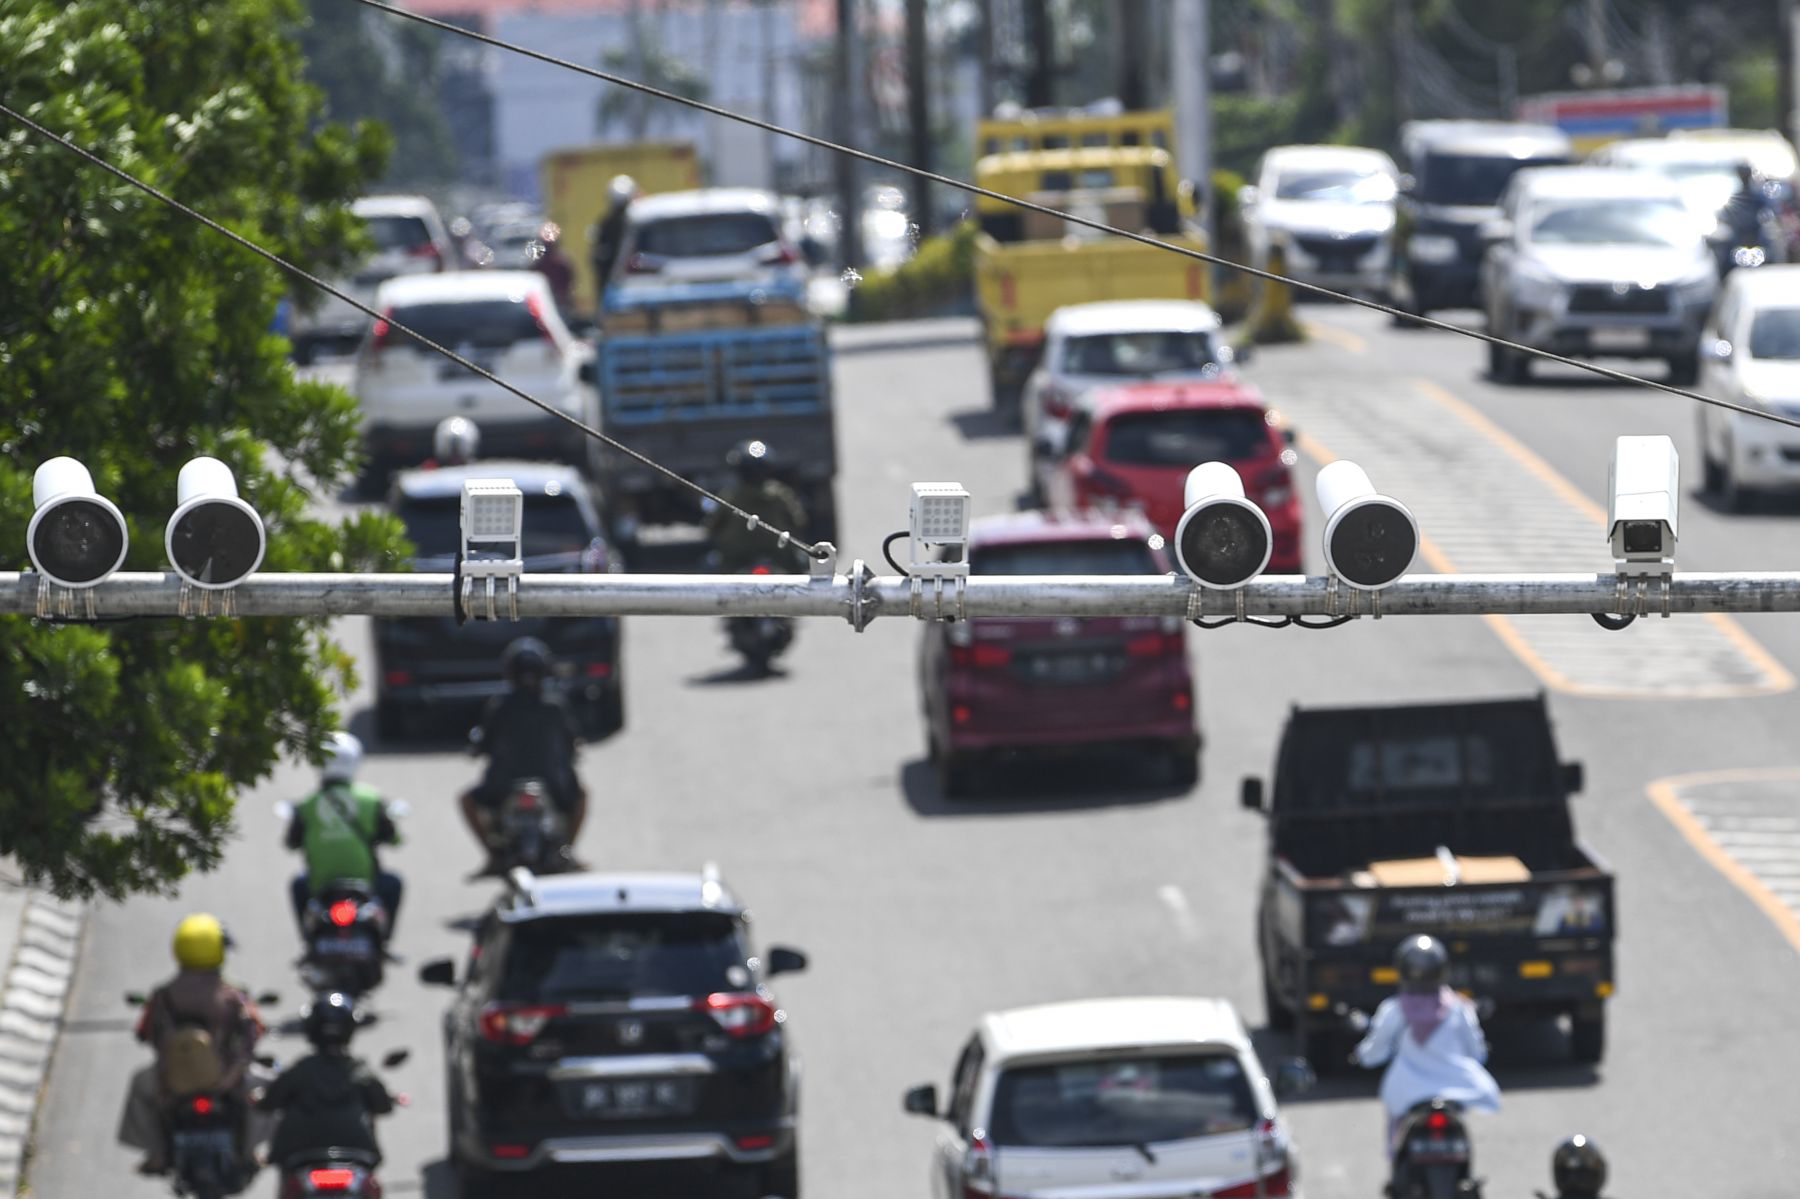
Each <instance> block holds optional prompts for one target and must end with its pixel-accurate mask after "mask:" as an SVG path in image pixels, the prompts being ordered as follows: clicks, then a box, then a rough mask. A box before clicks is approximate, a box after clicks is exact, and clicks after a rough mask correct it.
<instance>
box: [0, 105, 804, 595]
mask: <svg viewBox="0 0 1800 1199" xmlns="http://www.w3.org/2000/svg"><path fill="white" fill-rule="evenodd" d="M0 116H5V117H7V118H9V119H10V120H13V121H15V122H17V123H18V124H20V125H23V126H24V127H25V128H27V129H29V130H31V131H32V132H33V133H35V134H37V135H38V136H40V137H42V138H44V139H45V140H47V141H50V142H54V143H55V144H56V145H58V146H61V147H62V148H63V149H65V150H68V151H69V152H70V153H72V154H74V155H75V156H76V157H78V158H81V159H83V160H84V161H86V162H88V163H89V164H91V165H93V166H97V167H99V168H100V169H101V170H103V171H105V172H107V173H108V174H110V175H112V176H114V177H115V178H117V179H119V180H121V181H123V182H125V183H128V184H130V185H131V186H132V187H135V188H137V189H138V190H139V191H141V192H143V193H144V194H146V195H148V196H150V197H151V198H153V199H155V200H156V201H158V202H159V203H162V204H166V205H168V206H169V207H170V208H172V209H174V210H175V211H177V212H179V213H181V214H182V215H183V216H185V217H188V218H189V219H190V220H194V221H198V222H199V223H200V224H202V225H205V226H206V227H207V228H208V229H211V230H212V231H213V232H215V233H218V234H220V235H222V236H224V237H226V238H229V239H230V240H232V241H234V242H236V243H237V244H238V245H240V246H242V247H243V248H244V249H246V250H249V251H251V252H252V253H255V254H257V255H260V256H261V257H263V258H265V259H267V260H268V261H269V262H271V263H273V264H275V265H276V266H278V267H280V268H281V269H282V270H284V271H286V272H287V273H288V274H290V275H292V276H294V277H295V278H297V279H303V280H305V281H306V282H307V283H310V284H311V285H312V286H314V287H316V288H318V289H319V290H320V291H323V292H325V293H326V294H327V295H330V296H334V297H336V298H337V299H339V300H342V301H343V302H344V303H346V304H349V305H350V306H351V307H352V308H355V309H356V310H357V311H358V312H361V313H362V314H363V315H365V316H368V317H370V318H371V319H373V320H378V321H385V322H386V323H387V325H388V327H389V328H390V329H392V330H393V331H394V332H396V333H404V334H405V335H406V336H408V337H410V338H412V339H413V340H414V341H416V342H418V343H419V344H420V345H422V346H424V347H425V348H427V349H429V350H432V351H434V352H435V353H438V354H441V355H443V356H444V357H445V358H448V359H449V360H450V361H452V362H454V363H456V364H457V365H458V366H461V367H463V368H465V369H467V370H468V371H470V372H472V373H473V374H476V375H478V376H480V377H481V378H483V379H485V380H487V381H488V382H489V383H492V384H493V385H494V386H496V387H499V388H501V389H502V390H504V391H506V392H509V393H510V394H512V395H515V396H517V397H519V398H520V399H521V400H524V401H525V402H526V403H527V404H530V405H532V406H533V407H535V408H537V409H538V410H540V411H541V412H543V413H544V414H545V415H547V416H551V417H554V418H556V419H557V420H560V421H562V422H563V423H565V424H567V425H570V426H571V427H573V428H576V429H579V430H580V431H581V432H582V433H584V434H586V435H587V436H588V437H591V438H593V439H595V440H596V441H599V442H602V443H604V444H606V445H608V446H611V447H612V448H613V449H615V450H618V451H619V452H620V453H622V454H625V455H627V456H628V457H630V458H632V459H633V460H635V461H636V462H638V463H640V464H642V465H644V466H647V467H649V468H651V469H652V470H654V471H656V472H658V473H659V474H661V475H662V476H663V477H664V478H667V479H669V480H670V481H672V482H675V483H678V484H680V485H681V486H683V487H686V488H687V489H688V490H690V491H692V492H694V493H695V494H697V495H699V496H700V497H702V498H703V499H706V500H710V501H711V502H712V503H715V504H717V505H719V506H720V507H721V508H724V509H725V510H726V511H727V512H731V513H733V514H734V515H736V516H738V517H741V518H742V519H743V520H744V521H745V522H746V523H747V524H749V525H750V526H751V527H752V528H762V529H767V530H768V531H769V532H770V533H772V534H774V535H775V536H776V537H778V538H780V540H781V542H782V543H783V544H787V543H789V542H791V543H792V544H794V545H795V546H797V547H799V549H800V550H801V551H802V552H803V553H805V554H806V555H807V556H808V557H810V558H812V559H814V560H817V561H822V560H824V559H825V558H826V557H827V556H828V554H827V552H826V550H825V549H824V548H823V547H821V546H819V545H817V544H814V543H811V542H807V541H803V540H801V539H800V537H799V536H798V535H797V534H795V533H794V532H793V531H792V530H788V529H778V528H776V527H774V526H773V525H770V524H767V523H766V522H764V521H763V519H762V518H761V517H759V516H757V515H756V514H755V513H754V512H747V511H745V510H744V509H743V508H740V507H738V506H737V505H736V504H734V503H732V502H731V501H730V500H728V499H726V498H724V497H723V496H720V495H715V494H713V493H712V492H711V491H709V490H707V489H706V488H705V487H702V486H701V485H700V484H698V483H696V482H694V481H693V480H692V479H689V478H686V477H685V476H683V475H680V474H677V473H676V472H675V471H673V470H670V469H669V468H668V467H666V466H664V465H663V464H662V463H660V462H657V461H655V460H654V459H652V458H650V457H648V456H646V455H644V454H642V453H639V452H638V451H637V450H634V449H632V448H631V447H630V446H628V445H626V444H625V443H624V442H622V441H619V440H618V439H617V438H614V437H610V436H608V435H607V434H605V433H602V432H601V431H600V430H598V429H596V428H594V427H593V426H592V425H589V424H588V423H587V422H585V421H583V420H580V419H578V418H576V417H573V416H570V415H569V414H568V413H566V412H562V411H560V410H559V409H556V408H554V407H552V406H551V405H549V404H546V403H545V402H544V401H543V400H540V399H538V398H537V397H536V396H534V395H532V394H531V393H530V392H528V391H525V390H524V389H522V388H519V387H516V386H514V385H513V384H511V383H508V382H507V381H506V380H505V379H502V378H501V377H500V376H498V375H496V374H494V373H493V372H492V371H490V370H488V369H487V368H485V367H482V366H480V365H478V364H476V363H474V362H471V361H469V360H468V359H467V358H464V357H463V356H462V355H461V354H458V353H457V352H456V351H455V350H452V349H450V348H449V347H448V346H444V345H440V344H439V343H437V342H435V341H433V340H431V338H429V337H426V336H425V335H424V334H423V333H420V332H418V331H417V330H415V329H410V328H408V327H407V326H405V325H403V324H401V323H400V322H398V321H396V320H394V319H393V318H392V317H389V316H383V315H382V314H381V313H379V312H377V311H376V310H375V309H374V308H372V307H370V306H369V305H367V304H365V303H363V302H362V301H361V300H359V299H357V298H356V297H355V296H352V295H349V294H348V293H346V292H344V291H343V290H341V289H339V288H337V287H335V286H333V285H332V284H330V283H327V282H326V281H325V280H323V279H321V278H319V277H318V276H317V275H314V274H312V273H311V272H309V271H307V270H305V269H303V268H301V267H298V266H296V265H294V264H293V263H291V262H289V261H288V260H287V259H285V258H282V257H281V256H280V255H278V254H276V253H274V252H273V251H271V250H266V249H264V248H263V247H262V246H259V245H257V244H256V243H255V242H253V241H251V240H250V239H249V238H247V237H245V236H243V235H242V234H240V233H236V232H234V231H233V230H231V229H227V228H226V227H225V226H224V225H221V224H220V223H219V222H217V221H215V220H213V219H212V218H211V217H209V216H207V215H206V214H205V213H202V212H199V211H197V210H195V209H193V208H190V207H188V206H187V205H186V204H183V203H182V202H181V201H180V200H177V199H175V198H174V197H173V196H171V195H169V194H168V193H166V192H163V191H161V190H159V189H157V188H156V187H154V186H153V185H151V184H149V183H146V182H145V181H144V180H142V179H139V178H137V177H136V176H135V175H132V174H131V173H130V172H128V171H125V170H123V169H121V168H119V167H117V166H115V165H113V164H112V163H110V162H108V161H106V160H105V159H104V158H101V157H100V156H99V155H98V154H95V153H94V152H93V151H91V150H88V149H86V148H85V147H82V146H78V145H76V144H75V143H74V142H72V141H70V140H69V139H68V138H67V137H65V136H63V135H62V134H60V133H57V132H56V131H55V130H53V129H47V128H45V127H44V126H43V125H40V124H38V123H37V122H36V121H34V120H32V119H31V118H30V117H28V116H25V115H24V114H23V113H20V112H17V111H15V110H14V109H12V108H10V107H8V106H7V105H6V104H4V103H0Z"/></svg>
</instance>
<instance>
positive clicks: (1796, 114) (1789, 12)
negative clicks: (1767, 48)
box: [1780, 0, 1800, 141]
mask: <svg viewBox="0 0 1800 1199" xmlns="http://www.w3.org/2000/svg"><path fill="white" fill-rule="evenodd" d="M1780 57H1781V101H1782V104H1781V112H1782V115H1783V116H1784V117H1785V118H1786V119H1787V123H1788V139H1789V140H1790V141H1792V140H1795V139H1800V3H1796V2H1795V0H1781V56H1780Z"/></svg>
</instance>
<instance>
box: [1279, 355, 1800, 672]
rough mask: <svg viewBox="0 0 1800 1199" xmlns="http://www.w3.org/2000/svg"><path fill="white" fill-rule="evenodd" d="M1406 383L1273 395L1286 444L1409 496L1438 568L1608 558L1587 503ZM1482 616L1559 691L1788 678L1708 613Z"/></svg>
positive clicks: (1465, 413) (1535, 565)
mask: <svg viewBox="0 0 1800 1199" xmlns="http://www.w3.org/2000/svg"><path fill="white" fill-rule="evenodd" d="M1309 382H1310V381H1309ZM1408 384H1409V386H1408V387H1404V388H1400V389H1397V390H1387V389H1383V390H1381V391H1380V392H1372V391H1371V390H1370V389H1369V388H1368V387H1367V386H1366V385H1365V386H1363V387H1361V388H1356V387H1354V386H1353V385H1352V386H1349V387H1347V386H1346V383H1345V381H1344V380H1341V379H1331V380H1324V381H1320V382H1318V383H1313V384H1311V385H1310V386H1306V387H1304V388H1302V389H1301V390H1300V391H1299V392H1298V393H1297V394H1291V395H1289V396H1288V397H1287V398H1286V399H1285V400H1284V402H1283V404H1282V408H1283V409H1284V411H1285V412H1286V413H1287V414H1288V416H1289V417H1290V418H1292V420H1293V423H1294V424H1295V425H1297V426H1300V427H1302V428H1303V429H1305V430H1306V431H1304V432H1300V433H1298V434H1297V436H1296V444H1297V445H1298V446H1299V448H1300V449H1301V451H1302V452H1304V453H1305V454H1307V456H1308V457H1311V458H1313V459H1315V460H1316V461H1317V462H1318V463H1319V464H1320V465H1324V464H1326V463H1329V462H1332V461H1334V460H1336V458H1337V457H1338V453H1337V452H1336V451H1342V452H1343V456H1345V457H1348V458H1350V459H1352V460H1354V461H1356V462H1358V463H1361V464H1362V465H1363V466H1364V467H1366V468H1367V469H1368V470H1369V472H1370V474H1371V475H1372V476H1373V477H1374V478H1375V479H1377V480H1378V486H1380V487H1381V488H1382V489H1383V490H1384V491H1386V492H1387V493H1388V494H1391V495H1395V496H1398V497H1400V498H1401V499H1403V500H1405V502H1406V503H1407V504H1408V505H1409V506H1410V507H1412V509H1413V511H1414V512H1415V513H1416V514H1417V515H1418V517H1419V520H1420V524H1421V538H1420V545H1419V557H1420V559H1421V560H1422V561H1423V562H1424V563H1425V564H1426V565H1427V566H1428V567H1430V569H1432V570H1434V571H1437V572H1438V573H1441V574H1457V573H1475V574H1489V573H1494V574H1503V573H1512V572H1517V571H1567V570H1570V569H1579V568H1580V566H1581V564H1582V562H1583V559H1584V558H1585V559H1587V560H1588V561H1591V563H1592V565H1593V568H1594V570H1595V572H1596V573H1605V572H1607V571H1609V570H1610V569H1611V567H1612V558H1611V555H1610V554H1609V553H1608V552H1607V549H1606V542H1605V536H1604V525H1605V518H1606V514H1605V511H1604V510H1603V509H1602V508H1601V507H1600V506H1599V505H1598V504H1597V503H1595V502H1594V501H1593V500H1592V499H1591V498H1589V497H1588V496H1586V495H1585V494H1583V493H1582V492H1581V490H1580V489H1579V488H1577V487H1576V486H1575V485H1574V484H1573V483H1571V482H1569V480H1568V479H1566V478H1564V477H1563V476H1562V475H1560V474H1558V473H1557V472H1556V470H1555V469H1554V468H1553V467H1551V466H1550V465H1549V463H1547V462H1545V461H1544V459H1542V458H1541V457H1539V456H1538V455H1537V454H1536V453H1534V452H1533V451H1532V450H1531V449H1529V448H1528V447H1527V446H1525V445H1524V444H1523V443H1522V442H1520V441H1519V440H1518V439H1517V438H1515V437H1513V436H1512V435H1511V434H1510V433H1508V432H1506V431H1505V430H1504V429H1501V428H1500V427H1499V426H1498V425H1496V424H1494V422H1493V421H1491V420H1489V419H1488V418H1487V417H1486V416H1484V415H1483V414H1482V413H1480V412H1478V411H1476V410H1475V409H1474V408H1473V407H1471V406H1470V405H1469V404H1467V403H1466V402H1465V401H1463V400H1461V399H1459V398H1458V397H1457V396H1455V395H1452V394H1451V393H1450V392H1449V391H1447V390H1445V389H1444V388H1443V387H1441V386H1439V385H1438V384H1436V383H1434V382H1432V381H1431V380H1428V379H1413V380H1409V381H1408ZM1446 415H1448V416H1449V417H1451V418H1452V421H1451V423H1448V424H1447V423H1446V421H1445V416H1446ZM1459 425H1460V426H1461V427H1460V428H1459V427H1458V426H1459ZM1471 434H1472V436H1471ZM1327 440H1329V441H1330V442H1331V445H1332V446H1334V447H1336V450H1333V449H1331V448H1328V447H1327V446H1326V445H1325V444H1324V442H1325V441H1327ZM1426 530H1429V531H1430V532H1429V533H1428V534H1427V533H1426ZM1482 619H1483V620H1484V621H1486V623H1487V625H1488V627H1489V628H1490V629H1492V630H1493V631H1494V634H1495V636H1497V637H1499V638H1500V641H1501V643H1502V644H1503V645H1504V646H1505V647H1506V648H1507V650H1508V651H1510V652H1511V653H1512V654H1513V656H1514V657H1516V658H1517V659H1518V660H1519V661H1520V662H1522V663H1523V664H1524V665H1525V667H1526V668H1527V669H1528V670H1530V671H1531V672H1532V673H1533V674H1535V675H1536V676H1537V677H1538V679H1539V680H1540V681H1541V682H1542V683H1543V684H1544V686H1546V687H1548V688H1550V689H1552V690H1555V691H1561V692H1564V693H1567V694H1571V695H1579V696H1584V697H1592V698H1616V699H1723V698H1738V697H1743V696H1754V695H1769V694H1774V693H1776V692H1781V691H1786V690H1789V689H1791V688H1792V687H1793V686H1794V677H1793V675H1792V674H1790V673H1789V672H1788V671H1787V669H1786V668H1785V667H1784V666H1782V664H1781V663H1780V662H1778V661H1776V660H1775V658H1774V657H1773V656H1772V655H1771V654H1770V653H1769V652H1768V651H1767V650H1766V649H1764V648H1763V647H1762V646H1761V645H1759V644H1758V643H1757V642H1756V641H1755V640H1754V639H1753V638H1751V637H1750V635H1749V634H1748V633H1746V632H1745V631H1744V629H1743V628H1742V626H1740V625H1739V624H1737V622H1735V621H1733V620H1732V619H1731V618H1730V617H1728V616H1724V615H1722V614H1718V613H1714V614H1709V615H1707V616H1705V617H1703V618H1700V619H1695V618H1692V617H1685V618H1683V619H1681V620H1671V621H1667V622H1664V621H1660V620H1656V621H1645V622H1640V624H1639V625H1638V627H1636V628H1635V629H1634V630H1633V631H1632V634H1631V635H1630V636H1623V637H1622V636H1620V635H1618V634H1615V633H1610V632H1607V631H1604V630H1602V629H1599V628H1598V627H1596V626H1595V625H1594V624H1593V623H1592V622H1591V621H1589V620H1588V619H1587V618H1585V617H1581V616H1567V617H1564V616H1534V617H1532V618H1530V619H1529V620H1520V619H1518V618H1514V617H1509V616H1501V615H1487V616H1484V617H1483V618H1482Z"/></svg>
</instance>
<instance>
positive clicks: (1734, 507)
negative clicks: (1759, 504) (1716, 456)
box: [1719, 442, 1756, 512]
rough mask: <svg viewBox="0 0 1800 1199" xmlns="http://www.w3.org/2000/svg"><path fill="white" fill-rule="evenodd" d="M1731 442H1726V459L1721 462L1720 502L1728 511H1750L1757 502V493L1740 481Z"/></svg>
mask: <svg viewBox="0 0 1800 1199" xmlns="http://www.w3.org/2000/svg"><path fill="white" fill-rule="evenodd" d="M1731 459H1732V454H1731V443H1730V442H1726V443H1725V461H1723V462H1721V463H1720V464H1719V474H1720V478H1719V502H1720V503H1721V504H1722V505H1724V507H1725V510H1726V511H1727V512H1748V511H1750V506H1751V504H1752V503H1754V502H1755V499H1756V493H1755V492H1753V491H1752V490H1751V489H1750V488H1748V487H1746V486H1744V485H1743V483H1741V482H1739V481H1738V473H1737V470H1736V468H1735V467H1733V466H1732V464H1731Z"/></svg>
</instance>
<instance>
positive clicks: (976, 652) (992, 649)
mask: <svg viewBox="0 0 1800 1199" xmlns="http://www.w3.org/2000/svg"><path fill="white" fill-rule="evenodd" d="M1011 661H1012V650H1011V649H1010V648H1008V647H1007V646H1004V645H991V644H988V643H987V642H978V643H976V644H975V645H953V646H951V647H950V665H952V666H961V667H963V668H965V669H974V670H997V669H999V668H1000V667H1002V666H1005V665H1007V664H1008V663H1010V662H1011Z"/></svg>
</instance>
